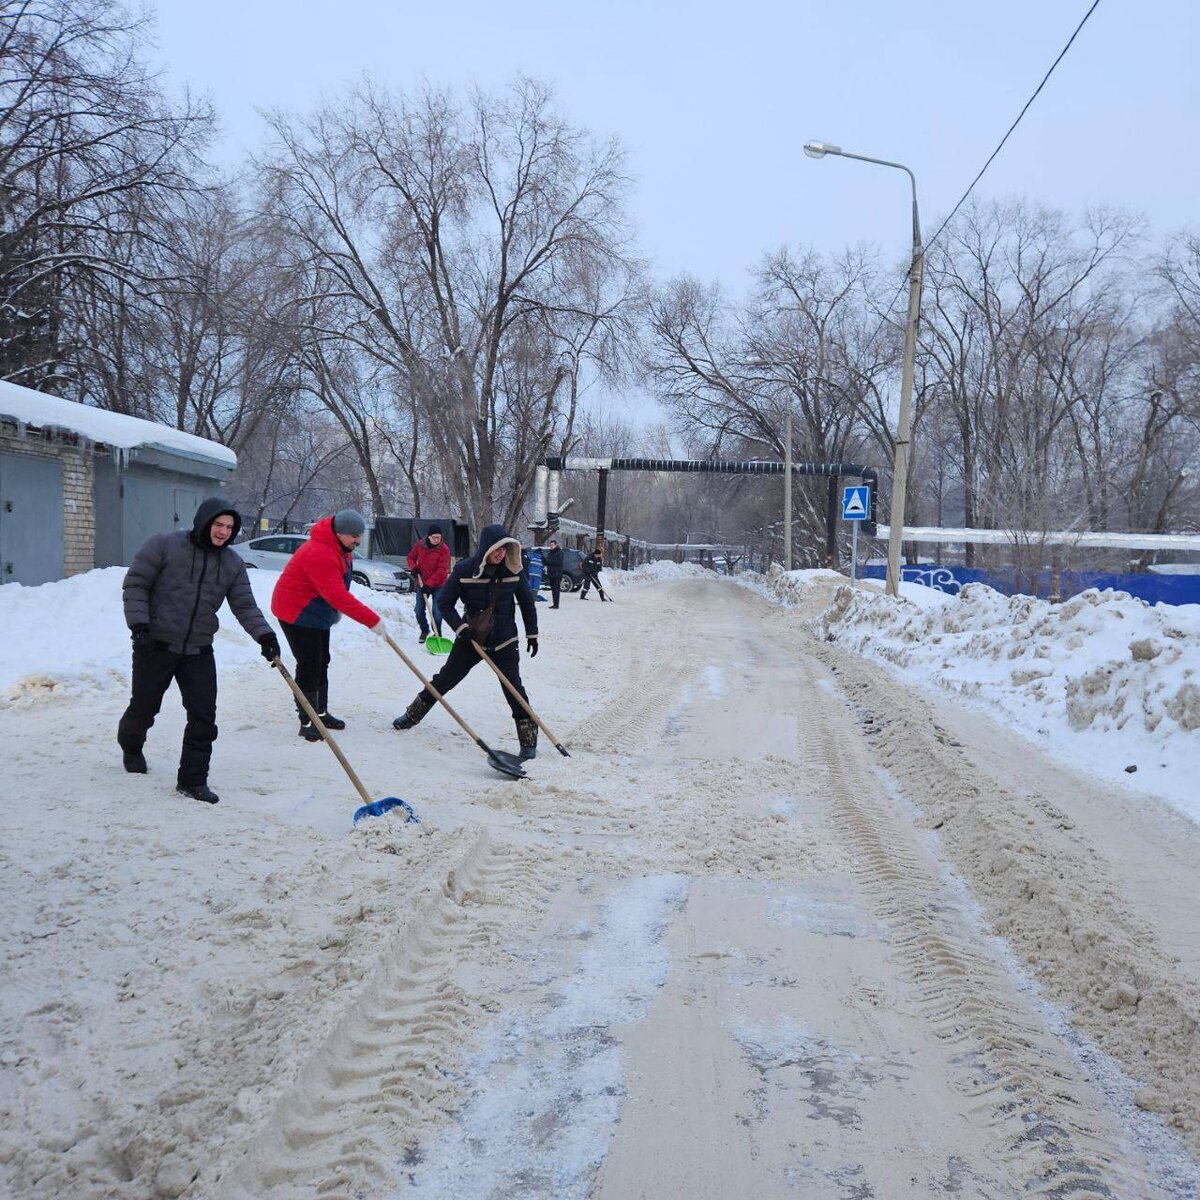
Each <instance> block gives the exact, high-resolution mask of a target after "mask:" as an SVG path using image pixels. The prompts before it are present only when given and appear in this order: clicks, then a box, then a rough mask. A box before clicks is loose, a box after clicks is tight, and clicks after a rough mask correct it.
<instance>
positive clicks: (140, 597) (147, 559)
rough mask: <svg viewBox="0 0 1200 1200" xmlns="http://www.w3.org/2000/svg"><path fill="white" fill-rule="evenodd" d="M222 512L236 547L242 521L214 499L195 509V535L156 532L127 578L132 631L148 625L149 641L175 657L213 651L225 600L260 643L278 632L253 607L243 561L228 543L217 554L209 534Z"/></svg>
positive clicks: (123, 590)
mask: <svg viewBox="0 0 1200 1200" xmlns="http://www.w3.org/2000/svg"><path fill="white" fill-rule="evenodd" d="M222 513H227V514H228V515H229V516H231V517H232V518H233V533H232V535H231V536H230V539H229V541H230V542H232V541H233V539H234V538H236V537H237V535H238V530H239V529H240V528H241V525H242V519H241V517H239V516H238V514H237V513H236V512H235V511H234V510H233V509H232V508H230V507H229V505H228V504H226V503H225V502H224V501H223V500H221V499H220V498H219V497H213V498H211V499H209V500H205V501H204V503H203V504H201V505H200V507H199V508H198V509H197V510H196V518H195V520H194V521H193V522H192V528H191V530H190V531H187V530H183V529H177V530H175V531H174V532H173V533H156V534H155V535H154V536H153V537H152V538H151V539H150V540H149V541H148V542H147V543H146V544H145V545H144V546H143V547H142V548H141V549H140V550H139V551H138V552H137V555H136V556H135V557H134V560H133V564H132V566H130V568H129V570H128V572H127V573H126V575H125V582H124V584H123V585H122V588H121V594H122V597H123V599H124V602H125V624H126V625H128V626H129V628H130V629H132V628H133V627H134V626H135V625H149V626H150V636H151V637H152V638H153V639H154V640H155V641H156V642H162V643H163V644H164V645H165V646H167V647H169V648H170V649H171V650H173V651H175V653H176V654H197V653H199V652H200V651H202V650H208V649H209V648H210V647H211V646H212V641H213V634H215V633H216V632H217V629H218V628H219V626H220V622H219V621H218V620H217V609H218V608H220V607H221V605H222V603H223V602H224V601H226V600H228V601H229V607H230V608H231V609H233V615H234V616H235V617H237V619H238V621H239V622H240V623H241V626H242V628H243V629H244V630H245V631H246V632H247V633H248V634H249V635H250V636H251V637H252V638H254V640H255V641H258V640H259V639H260V638H262V637H265V636H266V635H267V634H268V633H273V632H274V630H272V628H271V626H270V625H268V624H267V620H266V618H265V617H264V616H263V615H262V613H261V612H260V611H259V608H258V605H257V604H255V603H254V593H253V592H252V591H251V590H250V580H249V578H248V577H247V575H246V564H245V563H244V562H243V561H242V559H241V556H240V555H239V554H238V553H237V551H236V550H232V549H230V547H229V544H228V543H226V545H224V546H222V547H221V548H220V549H217V548H216V547H215V546H214V545H213V544H212V542H211V541H210V540H209V529H210V528H211V526H212V523H213V522H214V521H215V520H216V519H217V517H219V516H221V515H222Z"/></svg>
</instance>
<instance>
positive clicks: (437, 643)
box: [425, 633, 454, 654]
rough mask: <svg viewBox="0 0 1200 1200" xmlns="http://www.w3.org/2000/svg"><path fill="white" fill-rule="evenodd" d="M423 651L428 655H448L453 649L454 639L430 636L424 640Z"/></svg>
mask: <svg viewBox="0 0 1200 1200" xmlns="http://www.w3.org/2000/svg"><path fill="white" fill-rule="evenodd" d="M425 649H426V650H428V651H429V653H430V654H449V653H450V651H451V650H453V649H454V639H453V638H448V637H439V636H437V635H436V634H432V633H431V634H430V635H429V636H428V637H427V638H426V639H425Z"/></svg>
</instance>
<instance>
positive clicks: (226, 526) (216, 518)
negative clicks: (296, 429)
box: [117, 496, 279, 804]
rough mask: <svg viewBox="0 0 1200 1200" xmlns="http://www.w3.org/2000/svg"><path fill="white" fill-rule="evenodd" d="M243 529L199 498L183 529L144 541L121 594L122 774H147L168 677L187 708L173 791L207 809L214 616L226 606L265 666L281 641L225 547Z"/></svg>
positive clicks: (232, 515) (220, 504) (221, 505)
mask: <svg viewBox="0 0 1200 1200" xmlns="http://www.w3.org/2000/svg"><path fill="white" fill-rule="evenodd" d="M241 525H242V519H241V517H239V516H238V514H237V512H236V511H235V510H234V509H233V508H231V507H230V506H229V505H228V504H226V503H225V501H224V500H222V499H221V498H220V497H219V496H214V497H212V498H210V499H208V500H205V501H204V502H203V503H202V504H201V505H200V507H199V508H198V509H197V510H196V517H195V520H194V521H193V522H192V528H191V529H190V530H186V529H176V530H174V531H173V532H172V533H156V534H155V535H154V536H153V537H152V538H150V540H149V541H148V542H146V544H145V545H144V546H143V547H142V548H141V549H140V550H139V551H138V552H137V554H136V555H135V556H134V559H133V563H132V565H131V566H130V568H129V570H128V572H127V573H126V575H125V582H124V584H123V585H122V588H121V592H122V597H123V600H124V605H125V624H126V625H128V626H129V631H130V634H131V636H132V638H133V686H132V689H131V695H130V698H129V707H128V708H126V710H125V713H124V715H123V716H122V717H121V722H120V724H119V725H118V727H117V741H118V742H119V743H120V746H121V752H122V756H123V760H124V763H125V770H127V771H129V772H130V773H131V774H135V775H141V774H144V773H145V771H146V759H145V756H144V754H143V752H142V748H143V746H144V745H145V743H146V734H147V732H148V731H149V729H150V727H151V726H152V725H153V724H154V718H155V717H157V716H158V712H159V709H160V708H161V707H162V701H163V696H164V695H165V694H166V691H167V688H168V687H170V686H171V681H172V680H174V681H175V683H176V684H177V685H178V687H179V694H180V696H181V697H182V699H183V707H184V708H185V709H186V711H187V725H186V726H185V727H184V730H183V750H182V752H181V753H180V756H179V773H178V775H177V777H176V785H175V787H176V791H178V792H180V793H182V794H183V795H186V796H191V797H192V798H193V799H195V800H203V801H204V802H205V803H206V804H216V803H217V801H218V799H219V798H220V797H218V796H217V794H216V793H215V792H214V791H212V790H211V789H210V788H209V786H208V765H209V761H210V759H211V758H212V747H213V742H215V741H216V739H217V724H216V719H217V667H216V663H215V662H214V660H213V648H212V643H213V635H214V634H215V633H216V632H217V628H218V626H219V624H220V622H219V621H218V620H217V609H219V608H220V607H221V605H222V604H223V603H225V602H226V601H228V603H229V607H230V608H231V609H232V610H233V615H234V616H235V617H237V619H238V621H239V623H240V624H241V626H242V628H243V629H244V630H245V631H246V632H247V633H248V634H249V635H250V636H251V637H252V638H254V640H255V641H256V642H258V644H259V647H260V648H261V650H262V655H263V657H264V658H265V659H266V660H267V662H271V661H272V660H273V659H275V658H277V657H278V656H279V640H278V639H277V638H276V636H275V633H274V631H273V630H272V629H271V626H270V625H268V624H267V619H266V618H265V617H264V616H263V615H262V613H261V612H260V611H259V608H258V605H257V604H255V603H254V593H253V592H252V591H251V590H250V580H249V578H248V577H247V575H246V564H245V563H244V562H243V561H242V559H241V557H240V556H239V555H238V553H237V551H236V550H233V549H231V548H230V546H229V543H230V542H232V541H233V539H234V538H235V537H237V534H238V530H239V529H240V528H241Z"/></svg>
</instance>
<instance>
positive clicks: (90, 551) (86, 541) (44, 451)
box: [0, 427, 96, 576]
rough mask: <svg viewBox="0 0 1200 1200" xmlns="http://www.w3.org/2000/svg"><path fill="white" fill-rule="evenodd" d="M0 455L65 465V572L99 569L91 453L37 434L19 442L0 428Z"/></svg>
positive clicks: (72, 572)
mask: <svg viewBox="0 0 1200 1200" xmlns="http://www.w3.org/2000/svg"><path fill="white" fill-rule="evenodd" d="M0 451H3V452H4V453H5V454H29V455H33V456H34V457H37V458H56V459H58V460H59V462H61V463H62V465H63V539H64V542H65V545H64V546H63V568H64V575H66V576H71V575H78V574H80V572H82V571H90V570H91V569H92V567H94V566H95V565H96V502H95V469H94V466H93V460H92V452H91V450H81V449H79V448H78V447H77V446H71V445H68V444H66V443H63V442H54V441H43V440H42V439H41V438H40V437H38V436H37V435H36V434H35V435H34V436H32V437H28V438H18V437H16V436H15V435H14V434H10V433H8V432H6V431H5V430H4V428H3V427H0Z"/></svg>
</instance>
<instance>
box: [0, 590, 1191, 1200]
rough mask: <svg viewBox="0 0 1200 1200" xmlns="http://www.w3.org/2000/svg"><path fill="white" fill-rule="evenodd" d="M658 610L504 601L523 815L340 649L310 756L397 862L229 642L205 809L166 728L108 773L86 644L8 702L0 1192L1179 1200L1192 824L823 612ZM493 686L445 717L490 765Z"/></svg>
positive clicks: (481, 677) (664, 605) (170, 720)
mask: <svg viewBox="0 0 1200 1200" xmlns="http://www.w3.org/2000/svg"><path fill="white" fill-rule="evenodd" d="M663 574H665V575H667V576H668V577H667V578H663V579H659V580H653V579H651V580H650V581H635V580H630V579H627V578H626V579H622V578H621V577H619V576H614V581H613V582H614V587H613V594H614V595H615V596H616V598H617V602H616V603H614V604H612V605H600V604H598V603H596V602H594V601H589V602H588V603H586V604H581V603H580V602H579V601H578V600H576V599H575V598H573V597H567V598H564V601H563V608H562V610H560V611H559V612H549V611H547V606H544V605H543V606H539V615H540V619H541V623H542V629H543V631H544V632H543V639H542V641H543V645H544V651H543V653H542V654H541V655H540V656H539V657H538V659H537V660H536V661H535V662H533V663H529V664H527V666H526V682H527V685H528V687H529V691H530V695H531V698H532V700H533V702H534V704H535V705H536V706H537V707H538V709H539V710H540V711H541V713H542V715H543V716H544V717H545V718H546V719H547V720H548V721H549V722H550V724H551V726H552V727H553V728H554V729H555V731H556V733H558V734H559V736H561V737H563V739H564V740H565V741H566V743H567V744H568V746H569V747H570V748H571V751H572V757H571V758H570V759H564V758H561V757H560V756H558V755H557V754H555V753H554V752H553V750H552V749H551V748H549V747H547V746H546V745H545V744H544V741H543V746H542V749H541V752H540V755H539V758H538V759H537V761H536V762H535V763H534V764H532V765H531V771H530V776H531V777H530V778H529V779H528V780H526V781H522V782H519V783H518V782H511V781H507V780H504V779H502V778H501V777H500V776H498V775H496V774H494V773H492V772H490V771H489V769H488V768H487V766H486V764H485V763H484V762H483V758H482V756H481V755H480V754H479V752H478V751H477V750H476V749H475V747H473V746H472V745H471V743H470V742H469V741H468V740H467V739H466V738H465V737H464V736H463V735H462V734H461V733H460V732H459V731H458V730H457V728H456V727H455V726H454V725H453V724H452V723H451V722H450V721H449V719H448V718H447V717H445V715H444V714H440V713H438V712H436V711H435V712H434V713H433V714H431V716H430V717H429V718H427V719H426V721H425V722H424V723H423V724H422V725H421V726H420V727H419V728H418V729H417V730H414V731H412V732H410V733H407V734H403V735H400V734H396V733H394V732H393V731H392V730H391V728H390V720H391V717H392V716H393V715H395V713H397V712H399V711H400V708H401V707H402V705H403V703H405V702H406V701H407V700H408V699H409V698H410V696H411V694H412V692H413V691H414V687H413V686H412V683H411V681H410V680H409V679H408V678H406V677H405V675H404V672H403V668H402V666H401V664H399V662H397V661H396V660H395V659H394V658H389V657H388V656H386V655H384V654H383V653H382V652H381V651H380V649H379V648H378V646H377V644H376V643H375V642H374V640H373V639H368V638H367V637H366V636H365V635H362V634H360V633H359V632H358V631H357V630H354V629H347V628H344V627H339V629H338V630H337V631H335V634H334V647H335V658H334V670H333V695H332V696H331V705H332V706H333V707H334V708H335V710H336V711H338V712H339V714H340V715H342V716H344V717H345V718H346V719H347V720H348V721H349V723H350V728H349V729H348V730H347V731H346V733H345V734H344V735H343V736H342V738H341V739H340V740H341V742H342V745H343V747H344V749H345V750H346V752H347V754H348V755H349V757H350V759H351V761H352V762H353V763H354V764H355V766H356V768H357V769H358V771H359V773H360V774H361V775H362V776H363V777H364V780H365V782H366V785H367V787H368V788H369V789H372V790H373V791H374V792H376V793H378V794H379V795H385V794H389V793H390V794H396V795H400V796H404V797H405V798H406V799H409V800H411V801H412V802H413V804H414V805H415V806H416V807H417V809H418V811H419V812H420V814H421V816H422V818H423V819H422V823H421V824H420V825H417V826H414V825H404V824H402V823H400V822H399V821H398V820H393V819H381V820H375V821H369V822H365V823H363V824H362V825H360V826H359V827H358V828H357V829H355V830H353V831H351V830H350V829H349V814H350V813H351V812H352V811H353V808H354V806H355V804H356V797H355V795H354V793H353V791H352V790H351V789H350V787H349V786H348V784H347V782H346V781H345V778H344V776H342V775H341V774H340V770H339V768H338V766H337V763H336V761H335V760H334V759H333V756H332V755H330V754H329V753H328V752H327V751H326V750H325V749H324V748H323V747H320V746H308V745H307V744H305V743H303V742H301V741H300V740H299V739H298V738H296V737H295V733H294V724H293V720H294V719H293V717H292V715H291V713H290V712H289V708H288V704H287V700H286V696H284V695H282V694H281V684H280V681H279V680H278V679H277V678H275V677H274V676H273V674H272V673H271V672H269V671H268V670H267V669H266V668H265V667H264V666H263V665H262V664H261V661H259V660H257V659H256V658H255V657H254V654H253V652H254V647H253V646H249V647H247V646H245V645H243V642H244V639H242V640H241V641H239V640H238V639H240V638H241V635H240V633H239V632H236V631H232V632H227V631H223V632H222V634H221V641H220V643H219V653H220V654H222V655H223V674H222V678H221V687H222V694H221V699H220V712H219V717H218V719H219V722H220V724H221V730H222V732H221V739H220V741H219V742H218V746H217V753H216V759H215V763H214V772H213V780H212V781H213V784H214V786H215V787H216V788H217V790H218V791H220V792H221V793H222V803H221V805H220V806H219V807H218V808H216V809H207V808H202V806H200V805H192V804H188V803H186V802H184V801H182V800H180V799H179V798H178V797H175V796H174V795H173V794H172V792H171V790H170V786H169V785H170V783H171V780H172V778H173V774H172V770H171V768H172V765H173V762H174V757H175V754H176V752H177V747H178V737H179V732H180V727H181V723H182V722H181V715H180V714H178V713H177V712H175V711H172V706H173V705H174V701H173V700H170V699H169V701H168V706H167V707H168V710H169V711H167V712H166V713H164V716H163V717H162V719H161V720H160V722H159V724H158V725H157V726H156V727H155V729H154V730H153V731H152V734H151V742H150V744H149V746H148V752H149V753H148V757H149V758H150V760H151V768H152V773H151V775H149V776H146V777H144V778H134V777H129V776H125V775H124V774H123V773H122V772H121V770H120V761H119V756H118V755H117V754H116V753H115V747H114V746H113V744H112V737H113V729H114V728H115V722H116V718H117V716H118V715H119V713H120V711H121V708H122V707H123V704H124V700H125V693H124V681H123V679H122V677H121V674H120V670H121V669H120V667H119V666H118V665H117V664H118V663H119V662H120V661H121V656H122V655H123V654H124V647H123V645H121V644H120V643H119V642H114V645H113V648H112V650H111V657H110V658H106V657H105V654H106V653H108V652H107V651H103V647H101V648H100V649H99V650H96V652H95V653H94V654H93V656H92V659H91V660H89V663H90V665H89V672H88V675H87V677H86V679H83V680H80V679H75V678H71V679H67V680H65V681H60V682H59V683H57V684H54V681H53V680H51V681H50V683H47V684H45V685H44V686H43V685H34V684H29V685H27V686H22V687H20V688H18V689H16V690H15V691H13V692H11V693H10V698H9V700H8V702H7V704H6V706H5V707H3V708H0V723H2V724H3V729H4V734H5V739H4V744H5V765H4V768H3V774H2V775H0V790H2V792H3V797H4V803H3V805H2V807H0V836H2V839H3V840H2V860H0V888H2V891H0V950H2V954H3V961H4V964H5V972H4V983H3V985H2V988H0V1016H2V1018H3V1040H2V1044H0V1117H2V1118H3V1119H2V1121H0V1125H2V1126H3V1132H2V1133H0V1191H3V1192H4V1193H5V1194H12V1195H13V1196H14V1197H19V1198H21V1200H25V1198H27V1197H30V1198H31V1197H39V1198H40V1197H51V1196H53V1197H60V1196H71V1197H81V1198H89V1200H90V1198H93V1197H96V1198H98V1197H130V1198H132V1197H139V1198H141V1197H152V1196H188V1197H213V1198H216V1197H255V1198H258V1197H280V1198H281V1200H282V1198H285V1197H286V1198H292V1197H297V1198H298V1197H316V1196H322V1197H328V1196H342V1197H362V1196H367V1197H391V1196H400V1195H408V1194H412V1195H415V1196H422V1197H456V1198H457V1197H468V1198H469V1197H546V1198H550V1197H553V1198H555V1200H558V1198H567V1197H589V1196H596V1197H603V1198H605V1200H632V1198H633V1197H674V1196H687V1197H689V1198H711V1200H718V1198H721V1200H724V1198H727V1197H730V1196H736V1195H743V1194H744V1195H754V1196H756V1197H785V1196H786V1197H796V1196H801V1197H805V1196H811V1197H856V1196H859V1197H861V1196H872V1197H877V1198H883V1197H914V1196H933V1195H961V1196H970V1197H1007V1196H1014V1195H1026V1194H1032V1195H1046V1196H1066V1195H1070V1196H1072V1197H1080V1196H1084V1197H1086V1196H1094V1197H1148V1198H1149V1197H1168V1196H1171V1197H1185V1196H1194V1195H1196V1194H1200V1170H1198V1169H1197V1166H1196V1164H1195V1161H1194V1159H1193V1158H1192V1157H1190V1156H1191V1155H1194V1154H1195V1153H1196V1152H1197V1151H1198V1150H1200V1129H1198V1128H1197V1124H1196V1113H1197V1111H1198V1110H1200V1073H1198V1071H1197V1068H1196V1063H1197V1061H1198V1060H1200V1055H1198V1049H1200V1047H1198V1041H1197V1026H1196V1019H1197V1016H1200V932H1198V930H1200V922H1198V921H1197V919H1196V898H1197V897H1198V896H1200V832H1198V830H1197V827H1196V826H1195V825H1194V824H1192V823H1190V822H1189V821H1188V820H1187V819H1186V818H1185V817H1183V816H1182V815H1180V814H1179V813H1178V812H1177V811H1176V810H1174V809H1172V808H1171V807H1169V806H1167V805H1158V804H1155V803H1154V802H1152V801H1148V800H1146V799H1145V798H1144V797H1137V796H1134V795H1133V794H1132V793H1130V792H1128V791H1127V790H1126V789H1124V788H1122V787H1120V786H1119V785H1109V784H1105V783H1101V782H1097V780H1096V779H1094V778H1092V777H1088V776H1083V775H1080V774H1078V773H1076V772H1074V771H1073V770H1071V769H1069V768H1067V767H1065V766H1063V765H1061V764H1060V763H1058V762H1056V761H1053V760H1051V759H1049V758H1048V757H1046V755H1045V754H1044V753H1043V751H1042V750H1041V749H1039V748H1038V747H1036V746H1034V745H1032V744H1031V743H1029V742H1027V741H1025V740H1023V739H1021V738H1020V737H1019V736H1018V735H1017V734H1015V733H1013V732H1012V731H1010V730H1008V729H1006V728H1005V727H1003V726H1001V725H998V724H996V723H994V722H992V721H990V720H989V719H987V718H986V717H985V716H982V715H980V714H979V713H977V712H974V711H968V710H965V709H963V708H962V706H961V705H956V704H954V703H952V702H948V701H942V700H939V699H937V698H936V697H934V696H931V695H929V694H928V693H926V692H924V691H918V690H916V689H915V688H914V687H913V686H911V685H910V684H908V683H907V682H904V681H902V680H901V679H900V678H898V677H897V676H896V675H894V674H892V673H891V672H890V671H888V670H887V669H886V668H884V667H882V666H879V665H876V664H873V663H871V662H869V661H867V660H866V659H864V658H862V657H860V656H859V655H858V654H856V653H854V652H853V651H851V650H849V649H847V648H844V647H842V646H840V645H839V644H837V643H836V642H834V643H831V642H829V641H826V640H823V639H822V638H821V637H820V636H818V635H817V634H816V633H815V632H814V629H816V628H819V627H815V626H813V625H812V624H811V619H812V618H813V617H815V616H817V615H818V614H819V613H820V612H821V611H823V610H824V609H826V608H827V607H828V606H829V604H830V602H831V600H832V599H833V596H834V584H833V583H832V582H831V583H830V584H829V585H828V586H826V587H823V588H822V587H820V586H814V587H812V588H810V589H809V590H808V591H807V592H806V593H805V594H804V596H803V597H802V602H801V604H800V605H799V606H798V607H795V606H794V607H791V608H784V607H781V606H779V605H775V604H772V603H770V602H768V600H767V599H766V598H764V597H763V596H761V595H758V594H755V593H754V592H753V591H750V590H747V589H744V588H739V587H737V586H735V585H734V584H732V583H730V582H728V581H722V580H717V579H713V578H711V577H701V576H683V577H679V578H670V577H669V572H664V573H663ZM114 582H115V583H116V584H119V578H118V579H116V580H115V581H114ZM266 583H267V581H266V580H264V579H262V578H258V579H256V586H257V587H258V588H259V590H260V594H263V592H264V589H265V586H266ZM55 586H57V587H66V586H67V585H55ZM97 586H98V585H97ZM105 586H107V584H106V585H105ZM113 591H114V598H115V587H114V588H113ZM29 598H30V597H29V593H27V594H26V596H25V597H24V601H23V602H24V603H28V602H29ZM385 606H386V607H387V608H388V612H389V616H390V617H391V618H392V619H393V620H394V621H397V622H399V621H400V620H402V619H403V617H402V609H401V606H400V602H399V601H395V602H385ZM71 611H76V610H74V609H72V610H71ZM119 632H120V631H119V629H118V630H117V636H119ZM63 636H64V638H65V637H67V636H68V635H67V634H66V633H64V635H63ZM104 636H108V635H107V634H105V635H104ZM411 640H412V639H411V638H410V641H411ZM102 651H103V652H102ZM424 661H425V662H426V663H427V662H428V661H429V660H428V658H426V659H425V660H424ZM51 684H54V686H51ZM497 692H498V685H497V684H496V682H495V680H494V679H492V678H491V677H490V676H487V675H486V674H485V672H484V671H483V670H482V669H480V670H478V671H477V672H476V673H475V674H474V675H473V676H472V677H471V679H470V680H469V681H468V682H467V683H466V684H464V685H463V686H462V687H461V688H460V689H459V690H458V691H457V692H456V693H455V694H454V701H455V704H456V706H457V707H459V709H460V711H461V712H462V713H463V715H464V716H465V717H466V718H467V719H468V721H470V722H472V723H473V724H474V725H475V726H476V727H477V729H478V731H479V733H480V734H481V735H482V736H483V737H484V739H485V740H487V741H488V742H490V743H492V744H498V745H502V746H511V744H512V742H513V735H512V728H511V722H510V721H509V719H508V716H507V709H506V708H505V707H504V706H503V705H502V704H501V702H500V700H499V696H498V695H497Z"/></svg>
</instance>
